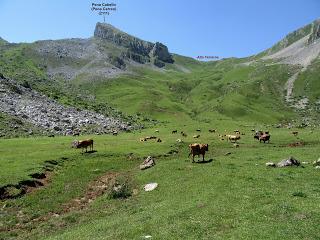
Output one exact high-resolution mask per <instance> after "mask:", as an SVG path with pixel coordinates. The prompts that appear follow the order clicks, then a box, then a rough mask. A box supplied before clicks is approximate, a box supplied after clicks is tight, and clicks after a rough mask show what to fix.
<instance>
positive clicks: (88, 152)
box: [82, 150, 97, 154]
mask: <svg viewBox="0 0 320 240" xmlns="http://www.w3.org/2000/svg"><path fill="white" fill-rule="evenodd" d="M95 152H97V150H92V151H87V152H83V153H82V154H90V153H95Z"/></svg>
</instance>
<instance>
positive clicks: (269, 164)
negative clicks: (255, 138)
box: [266, 162, 276, 167]
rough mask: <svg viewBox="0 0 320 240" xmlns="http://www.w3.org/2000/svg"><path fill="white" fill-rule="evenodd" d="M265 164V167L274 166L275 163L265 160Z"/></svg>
mask: <svg viewBox="0 0 320 240" xmlns="http://www.w3.org/2000/svg"><path fill="white" fill-rule="evenodd" d="M266 166H267V167H276V164H275V163H273V162H267V163H266Z"/></svg>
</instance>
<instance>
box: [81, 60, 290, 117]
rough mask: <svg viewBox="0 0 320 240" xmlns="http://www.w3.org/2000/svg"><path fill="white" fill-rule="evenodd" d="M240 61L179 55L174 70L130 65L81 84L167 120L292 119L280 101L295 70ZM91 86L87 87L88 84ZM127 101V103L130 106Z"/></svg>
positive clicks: (123, 108)
mask: <svg viewBox="0 0 320 240" xmlns="http://www.w3.org/2000/svg"><path fill="white" fill-rule="evenodd" d="M241 61H243V60H241V59H226V60H223V61H221V62H212V63H199V62H196V61H194V60H190V59H184V58H182V57H179V58H177V59H176V64H177V65H182V66H184V67H185V68H187V69H190V70H191V72H190V73H184V72H181V71H176V70H173V69H172V67H169V68H168V69H167V70H166V71H153V70H151V69H148V68H141V67H140V68H136V69H134V71H135V75H123V76H121V77H118V78H115V79H108V80H106V81H103V80H101V81H98V82H97V83H96V84H92V83H88V84H83V85H82V87H83V88H84V89H90V88H91V89H92V92H93V94H94V95H96V96H97V100H98V101H100V102H107V103H109V104H112V105H113V106H114V107H116V108H118V109H120V110H121V111H123V112H126V113H129V114H135V113H142V114H144V115H146V116H149V117H151V118H156V119H160V120H166V121H170V122H174V123H176V122H181V121H188V120H191V119H193V120H197V121H202V122H207V123H210V122H211V121H212V120H214V119H233V120H241V121H251V122H261V121H262V122H277V121H281V120H288V119H290V118H293V117H295V115H294V113H292V112H291V110H290V109H289V108H287V107H286V106H285V105H284V103H283V86H284V84H285V82H286V81H287V79H288V77H289V76H290V75H291V74H293V72H294V71H295V69H294V68H291V67H288V66H285V65H272V66H266V65H264V64H257V65H255V66H244V65H241V64H240V63H241ZM89 84H90V88H89ZM129 103H130V104H129Z"/></svg>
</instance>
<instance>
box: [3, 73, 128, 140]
mask: <svg viewBox="0 0 320 240" xmlns="http://www.w3.org/2000/svg"><path fill="white" fill-rule="evenodd" d="M0 89H1V90H2V91H1V92H0V109H1V112H4V113H6V114H8V115H11V116H14V117H17V118H18V119H23V122H29V123H31V124H32V125H34V126H37V127H39V128H42V129H46V130H47V131H48V132H49V133H50V135H49V136H50V137H54V134H61V135H73V134H77V133H79V130H80V129H81V130H83V131H84V132H87V133H99V134H102V133H111V132H112V130H111V129H113V132H115V131H117V130H124V129H131V128H132V127H131V126H129V125H128V124H127V123H125V122H122V121H121V120H119V119H115V118H113V117H108V116H104V115H102V114H99V113H96V112H93V111H88V110H79V109H76V108H73V107H67V106H63V105H61V104H59V103H58V102H56V101H54V100H52V99H50V98H48V97H46V96H44V95H43V94H41V93H39V92H36V91H35V90H32V89H30V88H26V87H24V86H22V85H21V84H19V83H17V82H16V81H14V80H11V79H0ZM104 126H107V128H108V129H105V128H104ZM14 127H15V128H17V126H14ZM88 129H90V131H89V130H88ZM32 134H33V132H32V131H30V132H29V135H32Z"/></svg>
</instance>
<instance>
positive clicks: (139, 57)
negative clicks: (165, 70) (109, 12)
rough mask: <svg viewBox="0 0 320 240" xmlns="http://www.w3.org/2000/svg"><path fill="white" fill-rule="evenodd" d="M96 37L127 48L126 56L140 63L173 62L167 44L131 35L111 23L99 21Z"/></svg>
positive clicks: (158, 65)
mask: <svg viewBox="0 0 320 240" xmlns="http://www.w3.org/2000/svg"><path fill="white" fill-rule="evenodd" d="M94 37H95V38H99V39H103V40H106V41H108V42H112V43H114V44H116V45H118V46H121V47H124V48H126V49H127V51H126V53H125V54H124V57H127V58H129V59H131V60H133V61H135V62H138V63H142V64H144V63H147V62H151V58H153V59H154V61H153V63H154V65H156V66H157V67H163V66H165V63H173V62H174V60H173V58H172V55H171V54H170V53H169V51H168V48H167V46H165V45H164V44H162V43H159V42H156V43H151V42H148V41H143V40H141V39H139V38H136V37H134V36H131V35H129V34H127V33H125V32H122V31H120V30H118V29H117V28H115V27H113V26H112V25H110V24H106V23H97V25H96V28H95V31H94Z"/></svg>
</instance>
